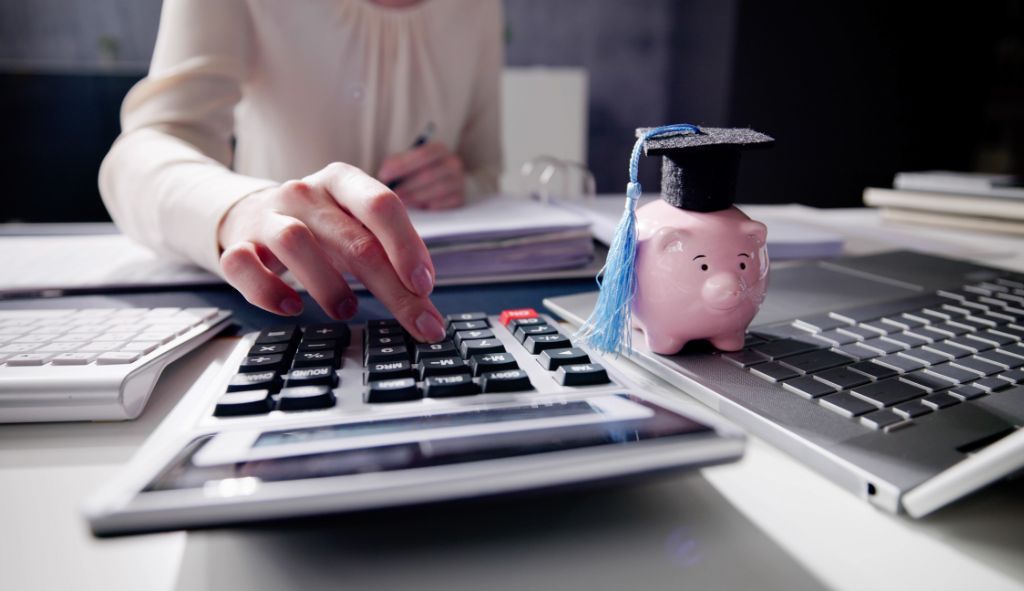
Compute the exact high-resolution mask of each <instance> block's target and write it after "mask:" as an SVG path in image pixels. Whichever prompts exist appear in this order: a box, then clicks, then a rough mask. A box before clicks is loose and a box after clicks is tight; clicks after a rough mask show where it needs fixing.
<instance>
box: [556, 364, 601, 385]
mask: <svg viewBox="0 0 1024 591" xmlns="http://www.w3.org/2000/svg"><path fill="white" fill-rule="evenodd" d="M555 381H557V382H558V383H559V384H561V385H563V386H594V385H597V384H607V383H608V382H609V381H610V380H609V379H608V372H607V371H606V370H605V369H604V367H603V366H602V365H601V364H599V363H580V364H578V365H563V366H562V367H559V368H558V371H556V372H555Z"/></svg>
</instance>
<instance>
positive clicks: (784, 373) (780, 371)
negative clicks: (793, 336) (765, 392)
mask: <svg viewBox="0 0 1024 591" xmlns="http://www.w3.org/2000/svg"><path fill="white" fill-rule="evenodd" d="M750 373H752V374H754V375H756V376H757V377H759V378H761V379H765V380H768V381H769V382H781V381H783V380H788V379H791V378H795V377H797V376H799V375H800V374H798V373H797V372H795V371H793V370H792V369H790V368H788V367H785V366H783V365H780V364H779V363H778V362H776V361H769V362H767V363H762V364H760V365H755V366H753V367H751V368H750Z"/></svg>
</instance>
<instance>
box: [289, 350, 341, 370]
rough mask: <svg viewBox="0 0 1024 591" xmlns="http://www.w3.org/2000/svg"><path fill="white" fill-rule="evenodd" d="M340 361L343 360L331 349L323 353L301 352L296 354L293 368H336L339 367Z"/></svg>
mask: <svg viewBox="0 0 1024 591" xmlns="http://www.w3.org/2000/svg"><path fill="white" fill-rule="evenodd" d="M338 361H341V358H340V357H338V356H336V355H335V354H334V351H332V350H330V349H326V350H322V351H299V352H298V353H296V354H295V360H294V361H292V367H316V366H317V365H324V364H328V363H329V364H331V365H333V366H334V367H338Z"/></svg>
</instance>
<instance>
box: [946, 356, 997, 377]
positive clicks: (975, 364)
mask: <svg viewBox="0 0 1024 591" xmlns="http://www.w3.org/2000/svg"><path fill="white" fill-rule="evenodd" d="M950 364H952V365H954V366H956V367H962V368H964V369H966V370H969V371H973V372H975V373H977V374H978V375H981V376H992V375H995V374H997V373H999V372H1001V371H1002V370H1003V368H1002V367H999V366H998V365H996V364H994V363H989V362H988V361H985V360H984V359H979V358H977V357H964V358H963V359H954V360H953V361H950Z"/></svg>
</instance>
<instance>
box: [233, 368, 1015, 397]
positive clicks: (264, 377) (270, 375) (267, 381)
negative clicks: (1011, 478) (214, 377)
mask: <svg viewBox="0 0 1024 591" xmlns="http://www.w3.org/2000/svg"><path fill="white" fill-rule="evenodd" d="M1007 385H1009V384H1007ZM280 388H281V376H280V375H278V373H277V372H276V371H254V372H250V373H239V374H235V375H234V376H232V377H231V381H229V382H228V392H241V391H243V390H270V392H271V393H273V392H277V391H278V389H280Z"/></svg>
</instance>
